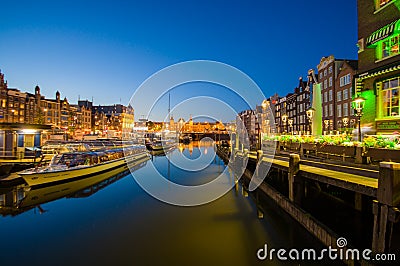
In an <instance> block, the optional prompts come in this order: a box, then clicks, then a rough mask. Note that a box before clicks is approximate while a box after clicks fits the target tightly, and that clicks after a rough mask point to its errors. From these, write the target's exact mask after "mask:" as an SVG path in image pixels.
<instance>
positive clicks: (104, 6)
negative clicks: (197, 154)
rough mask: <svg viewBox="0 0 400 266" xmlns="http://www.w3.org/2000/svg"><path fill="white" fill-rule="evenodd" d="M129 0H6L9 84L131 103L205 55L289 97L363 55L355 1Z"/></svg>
mask: <svg viewBox="0 0 400 266" xmlns="http://www.w3.org/2000/svg"><path fill="white" fill-rule="evenodd" d="M126 2H128V1H117V0H115V1H40V0H39V1H5V2H3V3H2V5H1V18H0V21H1V23H0V34H1V38H0V68H1V70H2V72H3V73H5V75H6V79H7V80H8V82H9V86H10V87H17V88H19V89H21V90H22V91H30V92H33V88H34V87H35V86H36V84H38V85H39V86H40V87H41V89H42V93H43V94H44V95H46V97H52V98H54V94H55V91H56V90H59V91H60V92H61V96H62V97H64V96H65V97H67V98H68V99H69V101H70V102H76V101H77V99H78V95H80V97H81V99H89V100H90V99H91V98H92V97H93V98H94V102H95V104H96V105H97V104H113V103H119V102H120V101H121V102H122V103H123V104H127V103H128V101H129V98H130V97H131V95H132V93H133V92H134V90H135V89H136V88H137V87H138V86H139V85H140V84H141V83H142V82H143V81H144V80H145V79H146V78H148V77H149V76H150V75H152V74H153V73H155V72H156V71H158V70H160V69H162V68H164V67H166V66H169V65H171V64H175V63H178V62H182V61H186V60H196V59H207V60H214V61H220V62H223V63H226V64H229V65H232V66H234V67H236V68H238V69H240V70H242V71H243V72H245V73H246V74H247V75H249V76H250V77H251V78H252V79H253V80H254V81H255V82H256V83H257V84H258V86H259V87H260V88H261V89H262V90H263V92H264V93H265V94H266V95H267V96H269V95H272V94H273V93H275V92H277V93H279V94H281V95H285V94H286V93H288V92H290V91H292V90H293V88H294V87H295V86H296V85H297V84H298V78H299V76H303V77H305V76H306V73H307V70H308V69H310V68H315V67H316V65H317V64H318V63H319V60H320V59H321V57H322V56H327V55H330V54H333V55H334V56H335V57H337V58H349V59H356V58H357V47H356V42H357V10H356V1H355V0H337V1H329V0H325V1H324V0H319V1H317V0H309V1H295V0H287V1H266V0H265V1H215V0H214V1H204V0H203V1H129V3H126ZM173 98H174V99H175V97H173ZM172 101H173V100H172ZM139 115H140V114H137V116H139Z"/></svg>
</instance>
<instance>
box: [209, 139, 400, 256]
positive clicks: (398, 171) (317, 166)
mask: <svg viewBox="0 0 400 266" xmlns="http://www.w3.org/2000/svg"><path fill="white" fill-rule="evenodd" d="M217 153H218V155H219V156H220V157H221V158H223V159H224V161H225V162H226V163H227V164H228V165H230V166H231V167H237V166H238V165H239V168H240V167H246V169H245V170H244V174H243V176H242V177H244V180H245V182H247V183H248V182H250V180H251V179H252V178H253V175H254V174H255V173H256V174H257V175H258V176H259V177H261V178H262V177H263V176H264V175H268V174H271V173H270V172H271V171H268V172H269V173H258V172H257V171H259V169H263V167H262V165H270V166H271V168H270V170H272V172H274V173H275V175H278V176H279V178H278V179H280V180H285V179H286V181H285V182H282V184H286V185H287V186H288V187H287V191H288V195H287V196H285V195H284V194H282V192H280V191H277V189H275V188H274V187H272V186H271V185H269V184H268V182H266V181H265V180H264V181H263V182H262V183H261V184H260V185H259V187H258V188H257V190H260V191H262V192H263V193H264V194H266V195H267V196H269V197H270V198H271V199H272V200H273V201H274V202H275V203H276V204H277V205H278V206H279V207H281V208H282V209H283V210H285V211H286V212H287V213H288V214H289V215H290V216H292V218H294V219H295V220H297V221H298V222H299V223H300V224H302V225H303V226H304V227H305V229H307V230H308V231H309V232H310V233H311V234H313V235H314V236H315V237H317V238H318V239H319V240H320V241H321V242H322V243H324V244H325V245H326V246H333V247H334V246H335V245H336V240H337V239H338V237H340V236H339V235H337V234H336V233H335V232H333V230H332V229H330V228H328V227H326V226H325V225H323V224H322V223H321V222H320V221H318V220H317V219H316V218H314V217H313V216H312V214H310V213H307V212H306V211H304V210H303V209H302V200H303V199H304V197H305V195H306V191H307V184H309V183H310V182H306V181H313V182H318V183H319V184H326V185H328V186H333V187H336V188H340V189H344V190H346V191H348V192H349V193H353V194H354V202H352V203H351V204H352V205H353V208H354V210H355V211H362V210H364V209H365V208H366V206H363V198H365V199H370V200H369V201H368V202H369V203H368V204H371V206H372V208H371V209H372V215H373V220H374V223H373V229H372V230H373V232H372V236H373V239H372V240H371V242H372V243H371V249H372V250H373V252H385V251H388V247H390V243H391V241H392V240H393V236H392V230H391V229H390V228H392V226H393V224H394V223H396V222H397V221H399V220H400V219H399V218H400V211H399V209H398V206H400V187H399V186H398V185H397V184H399V183H400V163H395V162H381V163H380V165H379V166H373V165H363V164H356V163H348V162H342V161H334V160H326V159H324V160H322V159H317V158H307V157H306V156H300V154H297V153H290V152H288V153H282V152H280V153H279V154H278V155H274V156H272V155H266V154H264V153H263V151H262V150H258V151H248V150H245V149H243V150H239V149H233V148H226V147H221V146H219V147H217ZM229 158H231V160H233V162H232V161H230V162H228V161H229ZM246 158H247V159H246ZM246 160H248V162H247V165H244V162H245V161H246ZM264 168H265V167H264ZM364 204H365V200H364Z"/></svg>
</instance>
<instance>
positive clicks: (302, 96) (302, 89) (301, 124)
mask: <svg viewBox="0 0 400 266" xmlns="http://www.w3.org/2000/svg"><path fill="white" fill-rule="evenodd" d="M295 94H296V97H297V100H296V102H297V106H296V108H297V110H296V113H297V119H296V123H295V131H296V132H298V133H301V134H308V133H309V132H310V126H309V125H310V121H309V120H308V117H307V113H306V112H307V110H308V109H309V108H310V107H311V98H310V88H309V87H308V86H307V82H306V81H303V78H301V77H300V78H299V86H298V87H297V88H295Z"/></svg>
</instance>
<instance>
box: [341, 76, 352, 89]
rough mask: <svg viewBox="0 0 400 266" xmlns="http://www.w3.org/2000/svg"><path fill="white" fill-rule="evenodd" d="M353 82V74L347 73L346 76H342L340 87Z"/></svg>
mask: <svg viewBox="0 0 400 266" xmlns="http://www.w3.org/2000/svg"><path fill="white" fill-rule="evenodd" d="M350 83H351V76H350V74H347V75H346V76H343V77H341V78H340V87H343V86H346V85H348V84H350Z"/></svg>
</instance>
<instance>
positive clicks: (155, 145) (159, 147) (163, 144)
mask: <svg viewBox="0 0 400 266" xmlns="http://www.w3.org/2000/svg"><path fill="white" fill-rule="evenodd" d="M174 146H175V142H173V141H170V140H153V141H151V142H147V143H146V147H147V149H148V150H150V151H163V150H169V149H171V148H173V147H174Z"/></svg>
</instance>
